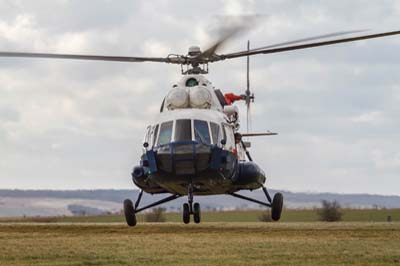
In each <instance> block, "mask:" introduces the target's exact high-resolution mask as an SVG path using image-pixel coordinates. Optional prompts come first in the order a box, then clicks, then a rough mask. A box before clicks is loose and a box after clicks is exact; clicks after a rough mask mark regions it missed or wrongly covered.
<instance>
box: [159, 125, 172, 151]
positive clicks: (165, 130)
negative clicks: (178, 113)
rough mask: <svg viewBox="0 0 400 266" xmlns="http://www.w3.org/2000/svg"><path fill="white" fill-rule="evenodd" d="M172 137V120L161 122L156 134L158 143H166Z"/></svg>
mask: <svg viewBox="0 0 400 266" xmlns="http://www.w3.org/2000/svg"><path fill="white" fill-rule="evenodd" d="M171 137H172V121H169V122H165V123H162V124H161V126H160V133H159V136H158V145H163V144H168V143H170V142H171Z"/></svg>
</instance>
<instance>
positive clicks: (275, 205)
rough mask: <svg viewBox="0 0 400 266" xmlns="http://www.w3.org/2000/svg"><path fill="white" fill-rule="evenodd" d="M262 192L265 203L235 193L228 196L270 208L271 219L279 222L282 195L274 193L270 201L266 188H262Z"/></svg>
mask: <svg viewBox="0 0 400 266" xmlns="http://www.w3.org/2000/svg"><path fill="white" fill-rule="evenodd" d="M262 190H263V191H264V194H265V197H266V198H267V200H268V203H267V202H263V201H259V200H256V199H253V198H249V197H246V196H243V195H240V194H236V193H229V195H231V196H233V197H235V198H239V199H243V200H248V201H251V202H254V203H257V204H260V205H263V206H266V207H270V208H271V218H272V220H274V221H279V219H280V218H281V213H282V208H283V195H282V194H281V193H276V194H275V195H274V198H273V199H271V196H270V195H269V193H268V190H267V188H266V187H264V186H262Z"/></svg>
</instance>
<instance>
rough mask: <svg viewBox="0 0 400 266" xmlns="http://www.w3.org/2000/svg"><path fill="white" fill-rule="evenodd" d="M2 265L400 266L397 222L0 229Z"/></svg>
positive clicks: (3, 226) (0, 226)
mask: <svg viewBox="0 0 400 266" xmlns="http://www.w3.org/2000/svg"><path fill="white" fill-rule="evenodd" d="M0 265H7V266H8V265H400V223H397V222H396V223H367V222H361V223H360V222H358V223H347V222H340V223H320V222H312V223H295V222H292V223H245V222H242V223H203V224H200V225H193V224H191V225H183V224H177V223H164V224H139V225H138V226H137V227H134V228H129V227H127V226H125V224H119V223H112V224H105V223H102V224H101V223H100V224H99V223H97V224H90V223H86V224H79V223H74V224H69V223H51V224H38V223H35V224H32V223H18V224H15V223H1V224H0Z"/></svg>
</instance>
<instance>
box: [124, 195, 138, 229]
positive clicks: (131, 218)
mask: <svg viewBox="0 0 400 266" xmlns="http://www.w3.org/2000/svg"><path fill="white" fill-rule="evenodd" d="M124 214H125V220H126V223H127V224H128V225H129V226H135V225H136V213H135V209H134V208H133V203H132V201H131V200H129V199H126V200H124Z"/></svg>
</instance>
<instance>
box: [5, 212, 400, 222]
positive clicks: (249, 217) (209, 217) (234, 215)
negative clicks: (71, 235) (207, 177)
mask: <svg viewBox="0 0 400 266" xmlns="http://www.w3.org/2000/svg"><path fill="white" fill-rule="evenodd" d="M342 212H343V221H346V222H385V221H386V219H387V217H388V216H391V217H392V220H393V221H400V209H343V210H342ZM264 213H265V211H223V212H222V211H219V212H203V213H202V221H204V222H258V221H259V219H258V217H259V216H261V215H262V214H264ZM166 218H167V221H168V222H181V221H182V216H181V213H167V214H166ZM124 221H125V218H124V217H123V215H102V216H66V217H27V218H25V219H22V218H0V222H44V223H50V222H66V223H73V222H79V223H115V222H118V223H120V222H124ZM138 221H139V222H143V221H144V217H143V215H138ZM281 221H282V222H313V221H318V215H317V212H316V211H315V210H310V209H307V210H294V209H286V210H284V211H283V214H282V218H281Z"/></svg>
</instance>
